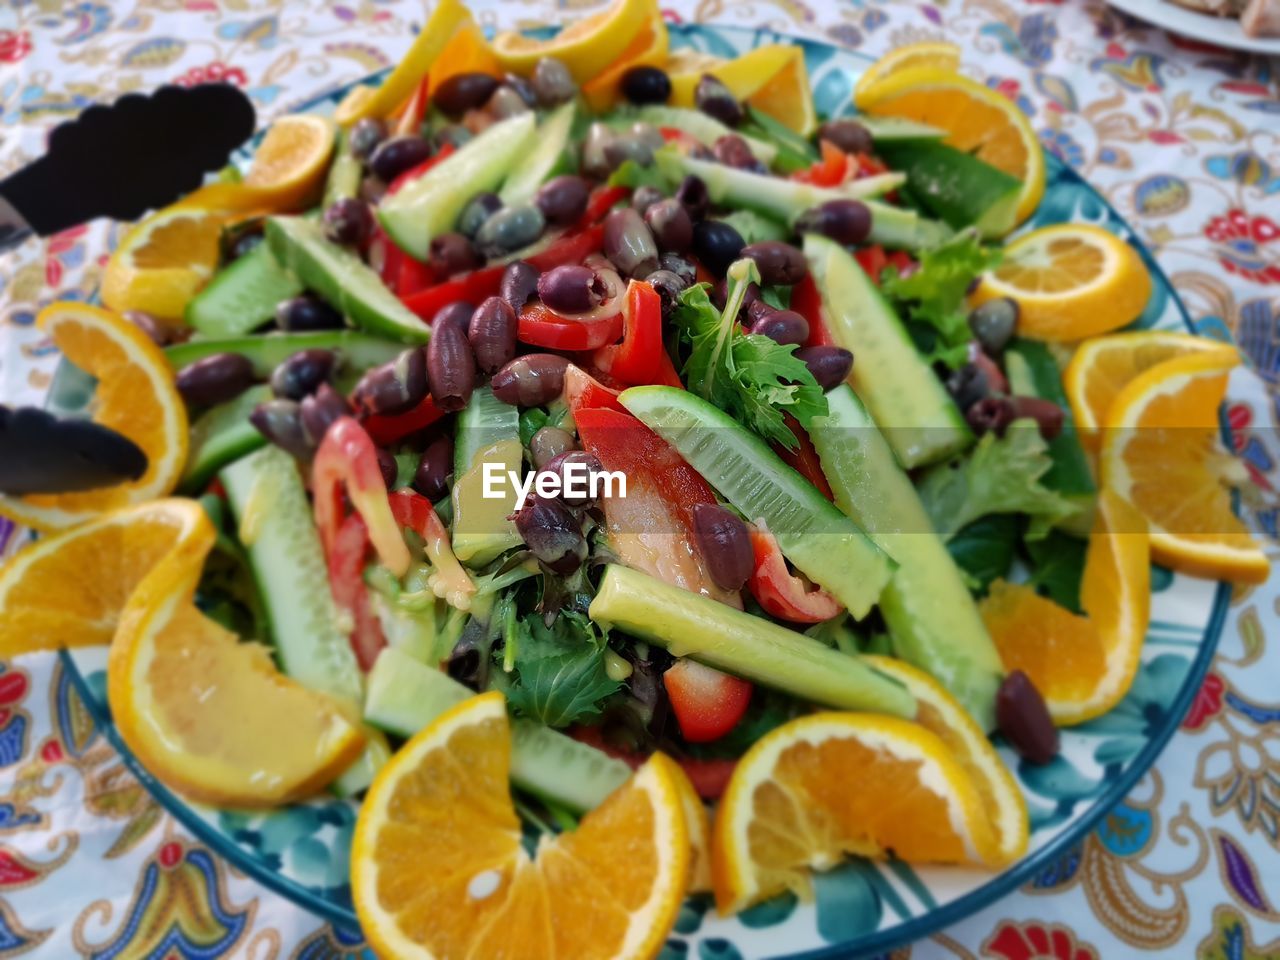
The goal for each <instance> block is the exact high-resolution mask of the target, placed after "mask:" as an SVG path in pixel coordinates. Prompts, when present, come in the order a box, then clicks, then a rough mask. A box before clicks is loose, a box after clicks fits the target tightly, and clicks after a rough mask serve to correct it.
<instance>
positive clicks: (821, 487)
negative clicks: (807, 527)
mask: <svg viewBox="0 0 1280 960" xmlns="http://www.w3.org/2000/svg"><path fill="white" fill-rule="evenodd" d="M782 418H783V421H784V422H785V423H786V425H787V429H788V430H790V431H791V433H792V435H793V436H795V438H796V442H797V443H798V444H799V446H797V447H796V449H794V450H788V449H787V448H786V447H784V446H783V445H782V444H780V443H775V444H773V452H774V453H776V454H777V455H778V456H779V457H780V458H781V459H782V462H783V463H785V464H786V465H787V466H789V467H790V468H791V469H792V470H794V471H796V473H798V474H800V476H802V477H804V478H805V479H806V480H808V481H809V482H810V483H812V484H813V485H814V486H815V487H816V488H817V490H818V492H819V493H821V494H822V495H823V496H824V497H826V498H827V499H828V500H832V501H834V500H835V496H834V495H833V494H832V493H831V484H829V483H828V482H827V475H826V474H825V473H823V472H822V461H821V460H820V459H819V458H818V451H817V450H816V449H814V446H813V441H812V440H810V439H809V434H808V433H806V432H805V429H804V427H802V426H800V422H799V421H798V420H796V418H795V417H793V416H792V415H791V414H789V413H784V414H783V415H782Z"/></svg>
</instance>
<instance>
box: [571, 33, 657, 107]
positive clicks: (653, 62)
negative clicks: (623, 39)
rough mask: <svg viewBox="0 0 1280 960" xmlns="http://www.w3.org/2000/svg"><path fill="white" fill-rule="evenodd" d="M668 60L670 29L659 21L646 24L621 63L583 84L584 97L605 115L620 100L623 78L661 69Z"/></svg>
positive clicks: (591, 105)
mask: <svg viewBox="0 0 1280 960" xmlns="http://www.w3.org/2000/svg"><path fill="white" fill-rule="evenodd" d="M666 58H667V28H666V26H665V25H664V24H663V23H662V22H661V21H660V20H659V21H658V22H656V23H652V24H645V25H644V26H643V27H642V28H641V29H640V32H639V33H637V34H636V35H635V38H634V39H633V40H632V41H631V44H630V45H629V46H628V47H627V49H626V50H624V51H623V52H622V55H621V56H620V57H619V58H618V62H617V63H615V64H614V65H613V66H611V67H609V68H608V69H607V70H605V71H604V72H603V73H601V74H599V75H598V76H596V77H593V78H592V79H590V80H588V81H587V82H586V83H584V84H583V85H582V96H583V99H585V100H586V101H587V106H589V107H590V108H591V109H592V110H593V111H594V112H595V113H605V112H607V111H608V110H609V109H610V108H611V107H613V106H614V105H615V104H616V103H617V102H618V100H619V98H620V97H621V95H622V93H621V87H622V78H623V76H624V75H625V74H626V72H627V71H628V70H631V69H633V68H635V67H646V66H648V67H660V66H662V64H663V63H664V62H665V61H666Z"/></svg>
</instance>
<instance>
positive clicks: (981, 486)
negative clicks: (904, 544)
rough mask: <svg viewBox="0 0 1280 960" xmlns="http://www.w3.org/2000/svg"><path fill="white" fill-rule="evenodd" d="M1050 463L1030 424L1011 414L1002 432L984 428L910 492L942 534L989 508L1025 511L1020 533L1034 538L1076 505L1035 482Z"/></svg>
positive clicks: (990, 510)
mask: <svg viewBox="0 0 1280 960" xmlns="http://www.w3.org/2000/svg"><path fill="white" fill-rule="evenodd" d="M1052 465H1053V460H1052V458H1050V456H1049V453H1048V447H1047V445H1046V444H1045V442H1044V439H1043V438H1042V437H1041V436H1040V431H1039V430H1037V429H1036V428H1035V424H1034V423H1033V422H1032V421H1031V420H1017V421H1014V422H1013V423H1012V424H1010V425H1009V428H1008V429H1007V430H1006V431H1005V434H1004V436H1003V437H997V436H996V435H995V434H994V433H988V434H986V435H985V436H983V438H982V439H981V440H979V441H978V444H977V446H975V447H973V448H972V449H971V450H970V451H969V452H968V453H967V454H965V455H963V456H961V457H959V458H957V459H954V460H952V461H950V462H947V463H939V464H935V465H934V466H932V467H930V468H929V469H928V470H926V471H925V473H924V475H923V477H922V478H921V480H920V482H919V483H918V484H917V485H916V492H917V493H919V494H920V500H921V502H922V503H923V504H924V508H925V512H926V513H928V514H929V519H930V520H932V521H933V525H934V527H935V528H936V529H937V530H938V532H939V533H941V534H942V537H943V539H944V540H949V539H950V538H951V537H952V536H954V535H955V533H956V532H957V531H959V530H960V529H962V528H963V527H965V526H967V525H968V524H970V523H972V522H973V521H974V520H977V519H978V518H979V517H985V516H987V515H988V514H992V513H1025V514H1027V515H1028V516H1029V517H1030V518H1031V524H1030V527H1029V529H1028V530H1027V535H1026V536H1027V539H1028V540H1035V539H1038V538H1042V537H1044V536H1045V534H1047V533H1048V532H1049V528H1050V527H1051V526H1053V524H1055V523H1057V522H1058V521H1060V520H1063V519H1065V518H1067V517H1069V516H1071V515H1072V514H1073V513H1075V512H1076V510H1077V509H1079V508H1078V506H1077V505H1076V504H1074V503H1072V502H1071V501H1070V500H1068V499H1066V498H1065V497H1063V496H1062V495H1061V494H1058V493H1055V492H1054V491H1052V490H1050V489H1048V488H1047V487H1045V486H1044V484H1042V483H1041V482H1040V479H1041V478H1042V477H1043V476H1044V475H1045V473H1046V472H1047V471H1048V469H1049V468H1050V467H1051V466H1052Z"/></svg>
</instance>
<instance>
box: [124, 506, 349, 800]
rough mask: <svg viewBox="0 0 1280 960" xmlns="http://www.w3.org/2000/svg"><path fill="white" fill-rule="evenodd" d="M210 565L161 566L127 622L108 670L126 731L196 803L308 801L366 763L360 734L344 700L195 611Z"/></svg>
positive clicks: (195, 561) (142, 756)
mask: <svg viewBox="0 0 1280 960" xmlns="http://www.w3.org/2000/svg"><path fill="white" fill-rule="evenodd" d="M211 543H212V528H210V530H209V536H208V539H207V540H206V542H205V549H206V550H207V549H208V546H209V545H210V544H211ZM203 559H204V557H203V555H200V556H189V555H187V556H183V557H182V558H181V559H180V560H175V559H173V558H170V559H169V560H168V561H167V562H165V563H163V564H162V565H160V566H158V567H156V568H155V569H153V570H152V571H151V572H150V573H149V574H147V576H146V577H144V578H143V580H142V582H141V583H140V584H139V585H138V586H137V588H136V589H135V590H134V591H133V594H132V595H131V596H130V598H129V602H128V603H127V604H126V605H125V608H124V612H123V613H122V614H121V615H120V622H119V624H118V626H117V627H116V633H115V638H114V639H113V640H112V642H111V654H110V657H109V659H108V662H107V697H108V700H109V701H110V703H111V713H112V717H113V718H114V719H115V722H116V726H117V727H118V729H119V730H120V735H121V736H122V737H124V740H125V742H126V743H127V744H128V745H129V747H130V749H131V750H133V752H134V753H135V754H136V755H137V757H138V759H139V760H141V761H142V763H143V764H144V765H145V766H146V768H147V770H149V771H150V772H151V773H152V774H154V775H155V776H156V777H157V778H158V779H159V780H160V781H161V782H162V783H164V784H165V785H166V786H168V787H169V788H171V789H173V790H176V791H177V792H179V793H181V794H183V795H184V796H186V797H189V798H191V799H193V800H198V801H202V802H206V803H212V804H218V805H222V806H230V807H271V806H277V805H279V804H282V803H288V802H291V801H293V800H298V799H301V798H303V797H306V796H310V795H311V794H313V793H315V792H316V791H318V790H320V789H321V788H323V787H324V786H325V785H326V784H328V783H329V782H330V781H331V780H333V779H334V778H335V777H336V776H337V775H338V774H340V773H341V772H342V771H343V770H344V769H345V768H346V767H348V766H350V764H351V763H352V761H354V760H355V759H356V757H358V756H359V755H360V751H361V750H362V749H363V748H364V735H363V734H362V733H361V731H360V728H359V725H358V723H356V722H355V721H354V720H353V719H351V718H349V717H348V716H347V715H346V712H345V709H344V708H343V707H342V706H340V705H339V704H338V703H337V701H335V700H333V699H331V698H329V697H326V696H325V695H323V694H320V693H317V692H315V691H314V690H309V689H307V688H306V687H304V686H302V685H301V684H299V683H297V682H296V681H294V680H291V679H289V678H288V677H286V676H284V675H283V674H282V673H280V672H279V671H278V670H277V669H276V667H275V664H274V662H273V661H272V659H271V653H270V652H269V651H268V650H267V648H266V647H263V646H260V645H259V644H256V643H244V642H242V641H241V640H240V638H239V637H237V636H236V635H235V634H234V633H231V632H230V631H228V630H225V629H223V628H222V627H221V626H219V625H218V624H216V623H214V622H213V621H212V620H210V619H209V618H208V617H206V616H205V615H204V614H203V613H201V612H200V611H199V609H197V608H196V605H195V590H196V585H197V584H198V583H199V580H200V572H201V568H202V566H203ZM266 731H270V736H264V733H265V732H266Z"/></svg>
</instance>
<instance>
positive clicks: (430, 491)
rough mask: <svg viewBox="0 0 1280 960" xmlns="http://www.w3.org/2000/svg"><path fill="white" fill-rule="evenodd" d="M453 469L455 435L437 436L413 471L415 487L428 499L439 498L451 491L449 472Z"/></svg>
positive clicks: (424, 451)
mask: <svg viewBox="0 0 1280 960" xmlns="http://www.w3.org/2000/svg"><path fill="white" fill-rule="evenodd" d="M452 470H453V437H451V436H449V434H447V433H446V434H444V435H443V436H440V437H437V438H436V439H435V440H432V441H431V442H430V443H429V444H427V449H425V450H423V451H422V457H421V459H419V460H418V468H417V469H416V470H415V471H414V472H413V489H415V490H417V491H418V492H419V493H420V494H422V495H423V496H424V497H426V498H427V499H428V500H432V501H434V500H439V499H440V498H441V497H443V496H444V495H445V494H447V493H448V492H449V474H450V473H451V472H452Z"/></svg>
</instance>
